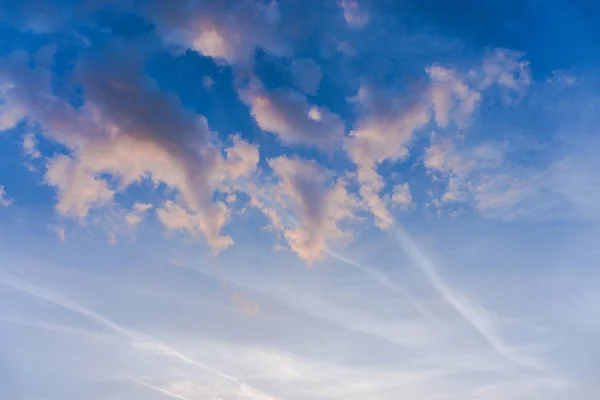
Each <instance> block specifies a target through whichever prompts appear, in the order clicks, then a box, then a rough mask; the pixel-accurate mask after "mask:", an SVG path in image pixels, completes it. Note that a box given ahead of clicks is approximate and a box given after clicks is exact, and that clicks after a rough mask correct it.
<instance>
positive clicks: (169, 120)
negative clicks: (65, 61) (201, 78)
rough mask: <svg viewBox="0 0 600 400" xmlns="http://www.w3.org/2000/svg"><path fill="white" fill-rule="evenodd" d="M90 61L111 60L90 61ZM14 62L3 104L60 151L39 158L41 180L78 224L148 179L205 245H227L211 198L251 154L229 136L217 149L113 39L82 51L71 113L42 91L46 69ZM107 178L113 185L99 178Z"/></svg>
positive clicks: (202, 124)
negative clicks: (167, 191) (178, 205)
mask: <svg viewBox="0 0 600 400" xmlns="http://www.w3.org/2000/svg"><path fill="white" fill-rule="evenodd" d="M98 57H101V58H103V59H104V60H111V62H102V63H99V62H97V61H98ZM22 61H23V60H22V59H19V57H17V58H16V60H13V62H14V64H13V65H12V68H10V69H8V74H7V71H4V72H5V78H7V79H8V80H11V81H14V82H20V85H19V86H18V87H16V86H15V88H14V89H13V91H12V92H11V94H10V97H9V100H10V101H11V103H14V104H17V106H19V107H20V108H22V109H24V110H27V115H28V118H30V119H31V120H33V121H35V122H37V123H39V124H40V126H41V127H42V129H43V131H44V134H45V135H47V136H48V137H49V138H50V139H51V140H55V141H57V142H59V143H61V144H63V145H65V146H67V147H68V148H69V149H71V150H72V151H71V154H70V155H57V156H55V157H54V158H52V159H50V161H49V162H48V166H47V167H48V169H47V172H46V182H47V183H49V184H50V185H53V186H56V187H57V189H58V197H59V200H58V204H57V210H58V211H59V212H60V213H61V214H64V215H68V216H75V217H79V218H84V217H86V216H87V215H88V212H89V210H90V209H91V208H92V207H102V206H107V205H110V204H111V203H112V201H113V198H114V195H115V193H117V192H119V191H121V190H123V189H125V188H126V187H128V186H130V185H132V184H134V183H137V182H140V181H141V180H142V179H146V178H148V179H151V180H152V181H153V182H154V183H156V184H158V183H165V184H166V185H167V186H169V187H171V188H175V189H177V191H178V192H179V194H180V195H181V199H182V201H183V203H184V204H185V205H186V207H187V208H188V209H189V212H190V213H191V215H192V216H193V218H195V219H197V220H199V221H203V222H202V224H201V226H202V229H201V230H200V231H201V232H202V233H203V234H204V235H205V237H206V239H207V241H208V243H209V244H210V245H211V246H215V247H217V248H221V247H222V246H223V244H224V243H226V242H229V241H230V240H231V239H230V238H229V237H227V236H221V235H220V231H221V229H222V227H223V224H224V223H225V221H226V218H225V216H226V215H228V214H229V211H228V210H227V207H226V206H225V205H224V204H223V203H221V202H213V193H214V192H215V191H216V190H218V189H219V188H220V187H221V186H222V185H224V184H225V181H228V180H235V179H238V178H241V177H243V176H245V175H247V174H249V173H251V171H250V170H251V169H253V168H255V167H256V164H257V162H258V150H257V149H256V148H255V147H253V146H252V145H249V144H248V143H246V142H245V141H243V140H241V139H240V138H238V137H235V138H233V146H231V147H230V148H227V149H225V150H224V153H225V154H223V153H222V152H223V149H222V148H221V145H220V144H219V143H217V142H216V141H215V140H214V137H213V134H212V132H211V131H210V130H209V128H208V124H207V121H206V119H205V118H204V117H202V116H197V115H195V114H193V113H191V112H189V111H187V110H185V109H183V108H182V106H181V105H180V104H179V102H178V100H177V99H176V98H174V97H173V96H172V95H168V94H163V93H161V92H160V91H159V89H158V88H157V87H156V84H155V83H154V82H153V81H152V80H151V79H150V78H149V77H148V76H147V75H146V73H145V71H144V69H143V63H142V62H143V55H142V54H140V53H138V52H137V51H136V50H135V49H132V48H131V47H129V46H128V45H124V44H123V43H120V42H116V43H112V44H110V45H108V47H106V48H104V49H95V50H94V53H88V54H84V56H83V57H82V58H81V59H80V60H79V63H78V65H77V69H76V70H75V74H74V78H73V79H74V80H75V81H76V82H79V83H80V84H81V85H82V87H83V90H84V94H85V103H84V104H83V106H81V107H79V108H74V107H73V106H72V105H71V104H70V103H68V102H67V101H66V100H65V99H62V98H57V97H55V96H54V95H52V94H51V89H50V79H49V76H48V73H47V72H46V71H43V70H31V69H29V68H28V67H25V66H23V65H22V64H21V62H22ZM107 174H110V175H111V176H112V178H113V180H111V181H108V180H107V179H106V175H107Z"/></svg>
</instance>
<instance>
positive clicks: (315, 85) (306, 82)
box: [291, 58, 323, 95]
mask: <svg viewBox="0 0 600 400" xmlns="http://www.w3.org/2000/svg"><path fill="white" fill-rule="evenodd" d="M291 73H292V81H293V83H294V86H296V87H297V88H298V89H300V90H301V91H303V92H304V93H306V94H309V95H314V94H316V92H317V90H318V89H319V85H320V84H321V77H322V76H323V73H322V72H321V67H319V65H318V64H317V63H316V62H315V61H314V60H313V59H311V58H297V59H295V60H294V61H292V67H291Z"/></svg>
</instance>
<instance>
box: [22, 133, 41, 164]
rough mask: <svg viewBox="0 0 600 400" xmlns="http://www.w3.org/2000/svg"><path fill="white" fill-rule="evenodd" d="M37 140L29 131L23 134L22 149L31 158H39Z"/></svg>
mask: <svg viewBox="0 0 600 400" xmlns="http://www.w3.org/2000/svg"><path fill="white" fill-rule="evenodd" d="M37 144H38V142H37V140H36V138H35V135H34V134H33V133H31V132H29V133H26V134H25V135H24V136H23V151H24V152H25V154H27V155H28V156H29V157H31V158H41V157H42V154H41V153H40V151H39V150H38V149H37Z"/></svg>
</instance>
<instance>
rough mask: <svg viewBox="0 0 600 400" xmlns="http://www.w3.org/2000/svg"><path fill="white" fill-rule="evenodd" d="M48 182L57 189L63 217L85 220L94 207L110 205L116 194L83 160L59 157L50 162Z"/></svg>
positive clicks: (47, 173)
mask: <svg viewBox="0 0 600 400" xmlns="http://www.w3.org/2000/svg"><path fill="white" fill-rule="evenodd" d="M46 182H47V183H48V184H50V185H52V186H56V188H57V189H58V204H57V205H56V209H57V210H58V211H59V212H60V213H61V214H63V215H67V216H73V217H79V218H84V217H86V216H87V215H88V212H89V210H90V208H91V207H94V206H103V205H106V204H108V203H110V202H111V201H112V199H113V196H114V191H113V190H111V189H110V188H109V187H108V184H107V183H106V181H104V180H102V179H100V178H98V177H97V174H96V171H95V170H94V169H93V168H90V167H88V166H86V165H85V164H84V163H83V162H82V161H81V160H80V159H73V158H71V157H69V156H64V155H60V156H56V157H54V158H53V159H51V160H50V161H49V162H48V170H47V172H46Z"/></svg>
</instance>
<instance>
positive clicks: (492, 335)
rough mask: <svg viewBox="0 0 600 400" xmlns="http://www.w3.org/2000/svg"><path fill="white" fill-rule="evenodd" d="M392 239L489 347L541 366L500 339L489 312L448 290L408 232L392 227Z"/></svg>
mask: <svg viewBox="0 0 600 400" xmlns="http://www.w3.org/2000/svg"><path fill="white" fill-rule="evenodd" d="M394 232H395V234H396V241H397V243H398V244H399V245H400V247H401V248H402V250H404V252H405V253H406V254H407V255H408V256H409V258H410V259H411V260H412V261H413V263H414V264H415V266H416V267H417V268H418V269H419V270H420V271H421V272H423V274H424V275H425V276H426V277H427V279H428V280H429V282H430V283H431V285H432V286H433V287H434V289H435V290H437V292H438V293H439V294H440V295H441V296H442V298H443V299H444V300H445V301H446V302H447V303H448V304H450V306H451V307H452V308H454V310H456V312H458V314H460V315H461V316H462V317H463V318H464V319H465V320H466V321H467V322H468V323H469V324H470V325H471V326H472V327H473V328H474V329H475V330H476V331H477V332H479V334H481V336H482V337H483V338H484V339H485V340H486V341H487V342H488V343H489V344H490V345H491V346H492V348H493V349H494V350H495V351H496V352H498V353H499V354H500V355H502V356H503V357H505V358H506V359H508V360H510V361H512V362H514V363H517V364H520V365H522V366H526V367H529V368H533V369H543V368H544V366H543V365H542V363H541V362H540V361H539V360H536V359H533V358H530V357H527V356H523V355H521V354H517V353H516V352H515V351H514V350H513V349H511V348H510V347H509V346H508V345H507V344H506V343H505V342H504V340H503V339H502V337H501V335H500V333H499V332H498V330H497V329H496V327H495V326H494V324H493V322H492V321H491V320H490V317H489V314H488V313H487V312H486V310H485V309H483V308H482V307H480V306H476V305H474V304H472V303H471V302H470V301H469V299H467V298H464V297H463V296H461V295H459V294H458V293H456V292H455V291H454V290H452V289H451V288H450V287H449V286H448V285H447V284H446V283H445V282H444V280H443V279H442V277H441V276H440V275H439V274H438V273H437V271H436V270H435V267H434V266H433V264H431V262H430V261H429V260H428V259H427V257H426V256H425V255H424V254H423V253H422V252H421V250H419V248H418V247H417V246H416V245H415V244H414V242H413V241H412V239H411V238H410V236H409V235H408V233H406V232H405V231H404V230H403V229H402V228H400V227H398V226H396V227H395V228H394Z"/></svg>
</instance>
